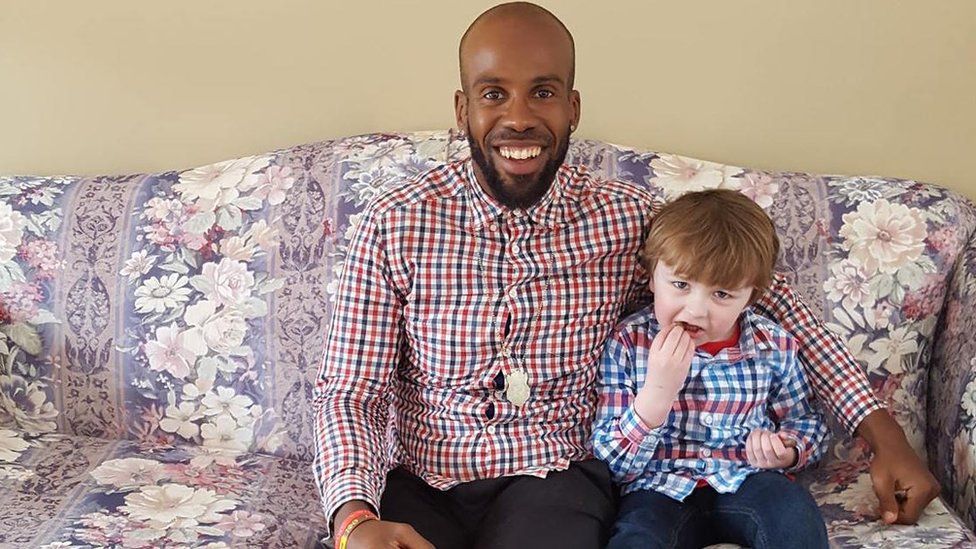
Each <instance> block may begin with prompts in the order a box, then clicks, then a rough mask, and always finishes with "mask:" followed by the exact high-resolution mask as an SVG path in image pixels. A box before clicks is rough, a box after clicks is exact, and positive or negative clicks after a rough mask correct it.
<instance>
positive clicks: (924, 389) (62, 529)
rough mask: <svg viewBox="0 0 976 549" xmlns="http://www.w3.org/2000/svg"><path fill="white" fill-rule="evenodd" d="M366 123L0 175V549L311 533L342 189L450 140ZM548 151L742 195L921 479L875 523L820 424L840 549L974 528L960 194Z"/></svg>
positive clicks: (863, 457)
mask: <svg viewBox="0 0 976 549" xmlns="http://www.w3.org/2000/svg"><path fill="white" fill-rule="evenodd" d="M467 154H468V152H467V146H466V144H465V143H464V142H463V141H461V140H459V139H457V136H456V135H455V134H454V133H453V132H435V133H413V134H374V135H366V136H360V137H352V138H347V139H340V140H335V141H326V142H321V143H314V144H310V145H302V146H298V147H294V148H291V149H286V150H282V151H277V152H274V153H270V154H265V155H259V156H253V157H248V158H242V159H238V160H233V161H228V162H221V163H218V164H213V165H210V166H205V167H202V168H197V169H192V170H186V171H172V172H165V173H157V174H149V175H128V176H112V177H19V176H18V177H10V176H7V177H0V547H32V548H33V547H93V546H94V547H104V546H111V547H177V546H179V547H210V548H217V547H304V546H308V547H312V546H315V545H316V544H317V543H318V538H319V537H320V536H321V533H322V528H323V525H324V521H325V519H324V517H323V516H322V511H321V509H320V505H319V496H318V493H317V490H316V488H315V485H314V481H313V475H312V469H311V465H310V463H311V460H312V457H313V453H314V451H315V444H314V441H313V435H314V434H313V428H312V425H313V421H312V416H313V406H312V394H313V387H314V384H315V379H316V371H317V369H318V366H319V362H320V360H321V353H322V343H323V341H324V338H325V335H326V330H327V328H328V325H329V315H330V313H331V301H332V299H331V298H332V295H333V293H334V292H335V288H336V277H337V274H338V273H339V272H340V271H341V269H342V265H343V258H344V254H345V253H346V249H347V246H348V243H349V238H350V235H351V233H352V229H353V227H354V226H355V225H356V222H357V220H358V218H359V212H361V210H362V208H363V206H364V204H366V203H367V202H368V201H369V200H370V199H371V198H373V197H374V196H376V195H377V194H379V193H381V192H383V190H384V188H386V187H387V186H388V185H391V184H396V183H397V182H400V181H402V180H404V179H406V178H409V177H411V176H414V175H416V174H418V173H421V172H423V171H425V170H427V169H428V168H431V167H433V166H435V165H437V164H438V163H442V162H445V161H449V160H454V159H459V158H463V157H465V156H466V155H467ZM570 160H571V161H572V162H576V163H582V164H585V165H587V166H589V167H590V168H591V169H592V170H594V171H595V172H597V173H599V174H600V175H601V176H604V177H610V178H617V179H621V180H626V181H631V182H633V183H635V184H637V185H644V186H647V187H649V188H651V189H653V191H654V192H655V193H657V194H658V195H662V196H664V197H665V198H667V197H673V196H675V195H677V194H680V193H682V192H685V191H689V190H693V189H702V188H710V187H727V188H734V189H739V190H740V191H741V192H743V193H745V194H746V195H748V196H749V197H750V198H752V199H754V200H755V201H756V202H758V203H759V204H760V205H761V206H763V207H764V208H766V209H767V210H768V211H769V212H770V214H771V215H772V216H773V218H774V219H775V222H776V226H777V228H778V230H779V231H780V234H781V237H782V242H783V253H782V258H781V267H782V270H783V271H784V272H786V273H788V276H789V277H790V279H791V280H792V282H793V283H794V285H795V287H796V288H797V289H798V291H799V292H801V293H802V294H803V295H804V296H806V299H807V300H808V302H809V303H810V304H811V305H812V306H813V307H814V308H815V309H816V310H817V311H819V312H820V313H821V314H822V316H823V318H824V319H825V320H826V321H827V323H828V325H829V326H830V328H831V329H833V330H836V331H837V332H838V333H839V334H841V335H842V336H843V338H844V339H845V340H846V341H848V344H849V346H850V348H851V349H852V351H853V352H854V353H855V354H856V356H857V357H858V358H859V360H860V361H861V363H862V364H863V365H864V367H865V368H866V369H867V370H868V372H869V374H870V380H871V382H872V384H873V386H874V388H875V390H876V391H877V393H878V394H879V395H880V397H881V398H882V399H883V400H884V401H885V402H887V403H888V405H889V406H890V409H891V410H892V411H893V412H894V414H895V416H896V417H897V419H898V421H899V422H900V423H901V424H902V425H903V426H904V428H905V430H906V432H907V434H908V437H909V440H910V441H911V442H912V444H913V445H914V446H915V448H916V450H917V451H918V452H919V453H920V454H921V455H923V456H927V459H928V463H929V464H930V466H931V468H932V470H933V471H934V472H935V475H936V476H937V477H938V479H939V481H940V482H941V483H942V487H943V499H941V500H937V501H936V502H934V503H933V504H932V505H931V506H930V507H929V508H928V509H927V511H926V513H925V514H924V516H923V517H922V519H921V521H920V522H919V524H918V525H917V526H911V527H908V526H895V527H885V526H882V525H880V524H879V523H878V522H877V521H876V520H875V519H876V501H875V497H874V495H873V493H872V490H871V484H870V480H869V477H868V475H867V473H866V470H867V466H868V461H869V454H868V452H867V450H866V448H865V446H864V444H863V443H859V442H854V441H851V440H850V439H848V438H847V437H845V436H844V435H843V434H842V433H841V432H840V431H839V430H836V429H835V433H836V436H835V438H834V446H833V448H832V450H831V451H830V452H829V454H830V457H829V458H828V459H827V460H826V461H825V462H824V463H823V464H822V465H821V466H820V467H819V468H817V469H814V470H812V471H809V472H807V473H806V474H805V475H804V476H803V481H804V482H806V483H807V484H808V485H809V487H810V490H811V491H812V492H813V494H814V495H815V497H816V498H817V500H818V501H819V502H820V505H821V507H822V510H823V514H824V516H825V518H826V521H827V523H828V531H829V533H830V537H831V540H832V542H833V543H834V544H835V545H837V546H841V547H848V546H867V547H949V546H956V547H961V546H972V545H973V544H974V543H976V538H974V537H973V534H972V532H971V528H972V527H973V525H974V523H976V501H974V491H976V489H974V482H976V439H974V437H976V367H974V364H976V358H974V357H976V246H974V245H973V242H974V241H973V235H974V230H976V210H974V206H973V204H971V203H970V202H969V201H967V200H966V199H964V198H962V197H960V196H959V195H956V194H954V193H952V192H949V191H947V190H944V189H941V188H938V187H934V186H931V185H926V184H923V183H918V182H915V181H903V180H895V179H881V178H867V177H834V176H831V177H823V176H816V175H810V174H801V173H769V172H761V171H756V170H749V169H742V168H737V167H732V166H725V165H718V164H714V163H710V162H703V161H698V160H693V159H689V158H683V157H679V156H675V155H670V154H659V153H653V152H647V151H637V150H633V149H629V148H625V147H618V146H614V145H610V144H607V143H600V142H593V141H576V142H574V143H573V144H572V147H571V149H570Z"/></svg>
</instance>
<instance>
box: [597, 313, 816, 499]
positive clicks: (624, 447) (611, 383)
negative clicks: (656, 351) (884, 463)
mask: <svg viewBox="0 0 976 549" xmlns="http://www.w3.org/2000/svg"><path fill="white" fill-rule="evenodd" d="M739 328H740V333H739V341H738V344H737V345H733V346H731V347H726V348H724V349H722V350H721V351H719V352H718V353H717V354H715V355H714V356H712V355H710V354H708V353H706V352H703V351H701V350H700V349H699V350H696V352H695V355H694V358H692V361H691V368H690V369H689V371H688V377H687V378H686V379H685V383H684V386H683V387H682V388H681V391H680V392H679V393H678V396H677V398H676V399H675V402H674V405H673V406H672V408H671V412H670V414H669V415H668V418H667V419H666V420H665V421H664V423H663V424H662V425H661V426H659V427H656V428H650V427H648V426H647V425H646V424H645V423H644V422H643V421H642V420H641V418H640V416H638V415H637V412H636V411H635V410H634V407H633V402H634V398H635V397H636V395H637V392H638V390H640V388H641V387H642V386H643V385H644V383H645V377H646V376H647V361H648V358H649V357H650V351H651V343H652V342H653V341H654V337H655V336H656V335H657V334H658V332H660V331H661V326H660V324H659V323H658V321H657V318H655V316H654V311H653V307H652V306H649V307H645V308H644V309H643V310H641V311H639V312H637V313H635V314H633V315H631V316H629V317H627V318H626V319H625V320H624V321H623V322H621V324H620V326H618V327H617V329H616V330H614V332H613V334H611V336H610V338H609V339H608V340H607V345H606V350H605V351H604V354H603V362H602V366H601V370H602V372H601V379H600V382H599V389H598V391H599V395H600V404H599V409H598V411H597V415H596V420H595V421H594V423H593V453H594V454H595V455H596V456H597V457H598V458H600V459H602V460H603V461H605V462H607V464H608V465H609V467H610V472H611V473H612V475H613V478H614V480H615V481H617V482H618V483H620V484H621V485H622V493H624V494H629V493H631V492H635V491H637V490H655V491H657V492H660V493H662V494H665V495H668V496H670V497H672V498H674V499H677V500H679V501H684V499H685V498H686V497H687V496H688V495H689V494H691V492H692V491H693V490H694V489H695V487H696V485H697V483H698V481H699V480H704V481H706V482H707V483H708V484H710V485H711V486H712V487H713V488H715V490H717V491H718V492H722V493H730V492H735V491H736V490H738V488H739V486H740V485H741V484H742V482H743V481H745V479H746V478H747V477H748V476H749V475H751V474H753V473H756V472H758V471H759V470H760V469H758V468H756V467H753V466H751V465H749V463H748V460H747V458H746V450H745V449H746V438H747V437H748V436H749V433H750V432H751V431H752V430H754V429H768V430H771V431H779V432H781V433H784V434H786V435H787V436H789V437H790V438H791V439H792V440H793V441H794V442H796V448H797V450H798V453H799V455H798V459H797V463H796V465H795V466H794V467H792V468H791V470H798V469H802V468H803V467H805V466H806V465H808V464H809V463H811V462H814V461H816V460H818V459H820V456H821V455H823V452H824V450H825V446H824V439H826V437H827V426H826V425H825V424H824V421H823V418H822V417H821V416H820V414H819V412H817V411H816V410H815V409H814V407H813V405H812V403H811V402H810V400H809V398H808V397H809V389H808V387H807V383H806V379H805V378H804V376H803V371H802V370H801V369H800V364H799V361H798V360H797V348H796V342H795V341H794V340H793V338H792V337H791V336H790V335H789V333H788V332H786V330H784V329H783V328H781V327H780V326H778V325H777V324H776V323H775V322H772V321H771V320H769V319H767V318H763V317H760V316H758V315H757V314H755V313H754V312H752V311H751V310H748V309H747V310H746V312H745V313H743V315H742V317H741V318H740V322H739Z"/></svg>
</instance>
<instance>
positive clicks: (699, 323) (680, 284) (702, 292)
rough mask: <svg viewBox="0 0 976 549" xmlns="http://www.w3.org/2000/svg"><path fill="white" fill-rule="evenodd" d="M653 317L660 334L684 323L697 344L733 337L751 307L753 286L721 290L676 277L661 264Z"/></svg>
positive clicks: (654, 289) (656, 274)
mask: <svg viewBox="0 0 976 549" xmlns="http://www.w3.org/2000/svg"><path fill="white" fill-rule="evenodd" d="M651 291H652V292H654V315H655V316H656V317H657V320H658V322H660V323H661V331H664V332H666V331H668V330H670V329H671V326H673V325H674V324H683V325H684V328H685V331H686V332H687V333H688V335H690V336H691V338H692V340H694V342H695V345H701V344H702V343H707V342H709V341H722V340H725V339H728V338H730V337H732V334H733V333H734V332H735V326H736V323H737V322H738V321H739V315H740V314H742V311H744V310H745V308H746V307H747V306H748V305H749V298H750V297H751V296H752V287H750V286H748V285H746V286H742V287H740V288H719V287H717V286H709V285H706V284H702V283H700V282H696V281H694V280H691V279H689V278H687V277H681V276H678V275H677V274H675V272H674V271H673V270H672V269H671V267H670V266H669V265H667V264H666V263H664V262H663V261H658V262H657V265H656V266H655V267H654V274H653V276H652V278H651Z"/></svg>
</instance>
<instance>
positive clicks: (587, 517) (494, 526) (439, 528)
mask: <svg viewBox="0 0 976 549" xmlns="http://www.w3.org/2000/svg"><path fill="white" fill-rule="evenodd" d="M616 504H617V496H616V491H615V489H614V487H613V485H612V484H611V482H610V472H609V471H608V470H607V466H606V464H604V463H603V462H601V461H599V460H595V459H591V460H586V461H581V462H577V463H573V464H571V465H570V467H569V469H567V470H565V471H558V472H552V473H549V475H548V476H547V477H546V478H537V477H532V476H516V477H503V478H498V479H488V480H478V481H474V482H468V483H465V484H460V485H458V486H455V487H454V488H451V489H450V490H447V491H441V490H437V489H436V488H431V487H430V486H429V485H428V484H427V483H426V482H424V481H423V480H421V479H420V478H418V477H416V476H414V475H412V474H410V473H408V472H406V471H405V470H404V469H402V468H396V469H394V470H392V471H390V474H389V475H387V479H386V490H384V492H383V497H382V499H381V501H380V514H381V516H382V517H383V520H390V521H394V522H404V523H407V524H409V525H411V526H413V527H414V529H415V530H417V532H419V533H420V535H422V536H423V537H425V538H426V539H427V540H428V541H429V542H431V543H432V544H434V547H436V548H437V549H462V548H465V549H466V548H476V549H489V548H491V549H503V548H504V549H510V548H523V547H531V548H533V549H537V548H538V549H545V548H549V547H551V548H553V549H556V548H559V549H574V548H579V549H596V548H602V547H604V546H605V545H606V542H607V538H608V536H609V532H610V527H611V526H612V524H613V520H614V518H615V517H616V511H617V509H616Z"/></svg>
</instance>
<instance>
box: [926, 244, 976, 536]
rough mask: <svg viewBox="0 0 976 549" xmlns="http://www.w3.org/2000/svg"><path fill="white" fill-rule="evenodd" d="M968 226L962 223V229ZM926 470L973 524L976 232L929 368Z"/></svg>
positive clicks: (959, 266)
mask: <svg viewBox="0 0 976 549" xmlns="http://www.w3.org/2000/svg"><path fill="white" fill-rule="evenodd" d="M966 226H967V225H963V227H966ZM926 413H927V418H928V430H927V433H926V439H927V441H928V444H927V445H928V449H929V452H928V458H929V467H930V468H931V469H932V473H933V474H934V475H935V476H936V478H938V479H939V482H940V483H941V485H942V490H943V492H942V495H943V497H944V498H945V499H946V501H948V502H949V504H950V505H952V506H953V507H954V508H955V509H956V511H958V512H959V514H960V515H961V516H962V518H963V520H964V521H966V523H967V524H968V525H969V526H970V527H971V528H972V527H973V525H974V524H976V496H974V493H976V234H974V233H970V234H969V235H968V242H967V243H966V244H965V246H964V247H963V249H962V251H961V253H960V254H959V257H958V259H957V261H956V266H955V269H954V272H953V275H952V277H951V278H950V280H949V287H948V288H947V291H946V302H945V307H944V308H943V315H942V319H941V321H940V324H939V327H938V329H937V331H936V339H935V348H934V352H933V356H932V362H931V367H930V370H929V394H928V409H927V411H926Z"/></svg>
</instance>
